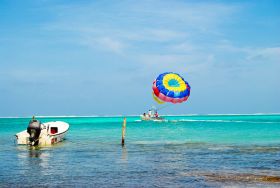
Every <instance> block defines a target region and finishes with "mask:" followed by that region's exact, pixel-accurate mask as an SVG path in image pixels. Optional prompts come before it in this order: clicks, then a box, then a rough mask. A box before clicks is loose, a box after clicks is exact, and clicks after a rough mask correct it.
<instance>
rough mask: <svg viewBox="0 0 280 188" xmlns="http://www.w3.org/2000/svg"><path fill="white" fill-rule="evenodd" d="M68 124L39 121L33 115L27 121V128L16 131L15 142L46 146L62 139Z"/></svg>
mask: <svg viewBox="0 0 280 188" xmlns="http://www.w3.org/2000/svg"><path fill="white" fill-rule="evenodd" d="M68 129H69V124H68V123H65V122H62V121H52V122H47V123H41V122H40V121H38V120H36V119H35V118H34V117H33V119H32V120H31V121H30V122H29V125H28V127H27V130H24V131H21V132H19V133H17V134H16V135H15V136H16V139H17V144H24V145H31V146H47V145H51V144H55V143H58V142H61V141H62V140H64V137H65V135H66V133H67V131H68Z"/></svg>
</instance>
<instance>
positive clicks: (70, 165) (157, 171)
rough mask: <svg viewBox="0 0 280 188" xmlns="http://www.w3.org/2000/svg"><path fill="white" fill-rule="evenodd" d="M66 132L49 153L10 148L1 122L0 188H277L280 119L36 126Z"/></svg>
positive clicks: (9, 131) (15, 123)
mask: <svg viewBox="0 0 280 188" xmlns="http://www.w3.org/2000/svg"><path fill="white" fill-rule="evenodd" d="M37 119H39V120H41V121H42V122H47V121H53V120H57V121H58V120H59V121H65V122H67V123H69V124H70V129H69V131H68V134H67V136H66V140H65V141H64V142H61V143H59V144H56V145H53V146H50V147H41V148H39V147H37V148H30V147H28V146H19V145H16V144H15V140H14V135H15V134H16V133H17V132H20V131H22V130H24V129H26V127H27V124H28V122H29V118H0V187H35V186H40V187H232V186H233V187H280V115H205V116H198V115H193V116H166V117H165V119H166V121H164V122H150V121H140V119H139V117H127V130H126V140H125V146H124V147H122V146H121V129H122V121H123V117H56V118H49V117H48V118H47V117H41V118H37Z"/></svg>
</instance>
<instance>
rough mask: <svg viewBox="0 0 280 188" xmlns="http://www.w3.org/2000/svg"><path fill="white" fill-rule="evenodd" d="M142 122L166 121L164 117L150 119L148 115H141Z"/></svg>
mask: <svg viewBox="0 0 280 188" xmlns="http://www.w3.org/2000/svg"><path fill="white" fill-rule="evenodd" d="M140 118H141V120H142V121H164V120H165V119H164V118H163V117H150V116H147V115H140Z"/></svg>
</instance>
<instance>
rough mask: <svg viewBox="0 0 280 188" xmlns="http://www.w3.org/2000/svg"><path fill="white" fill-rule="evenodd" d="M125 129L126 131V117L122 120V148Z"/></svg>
mask: <svg viewBox="0 0 280 188" xmlns="http://www.w3.org/2000/svg"><path fill="white" fill-rule="evenodd" d="M125 129H126V117H124V118H123V126H122V146H124V139H125Z"/></svg>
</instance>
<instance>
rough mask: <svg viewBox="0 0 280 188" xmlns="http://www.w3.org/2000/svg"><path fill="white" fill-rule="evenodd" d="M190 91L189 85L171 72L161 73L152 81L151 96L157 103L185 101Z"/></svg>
mask: <svg viewBox="0 0 280 188" xmlns="http://www.w3.org/2000/svg"><path fill="white" fill-rule="evenodd" d="M190 91H191V87H190V85H189V84H188V82H187V81H185V80H184V78H183V77H182V76H180V75H179V74H177V73H173V72H166V73H162V74H160V75H159V76H158V77H157V78H156V80H154V82H153V97H154V99H155V101H156V102H158V103H159V104H163V103H165V102H171V103H182V102H184V101H187V100H188V97H189V96H190Z"/></svg>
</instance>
